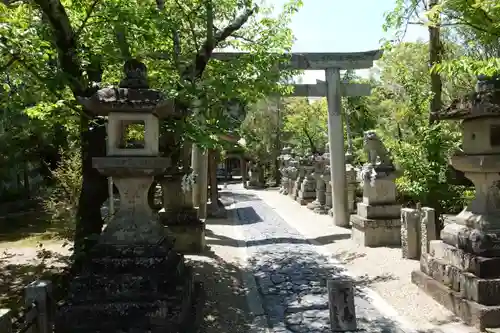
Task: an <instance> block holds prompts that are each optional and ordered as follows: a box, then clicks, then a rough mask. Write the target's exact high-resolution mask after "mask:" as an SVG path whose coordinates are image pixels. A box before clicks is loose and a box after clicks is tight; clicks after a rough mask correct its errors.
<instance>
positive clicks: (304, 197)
mask: <svg viewBox="0 0 500 333" xmlns="http://www.w3.org/2000/svg"><path fill="white" fill-rule="evenodd" d="M313 171H314V168H313V166H309V165H307V166H304V180H303V181H302V183H301V184H300V189H299V194H298V196H297V199H296V200H297V202H298V203H300V204H301V205H307V204H308V203H310V202H311V201H313V200H314V198H315V196H316V181H315V180H314V177H313V176H312V173H313Z"/></svg>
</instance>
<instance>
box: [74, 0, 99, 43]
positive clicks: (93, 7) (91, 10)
mask: <svg viewBox="0 0 500 333" xmlns="http://www.w3.org/2000/svg"><path fill="white" fill-rule="evenodd" d="M98 3H99V0H94V2H92V4H91V5H90V7H89V9H88V10H87V14H86V16H85V18H84V19H83V21H82V24H81V25H80V27H79V28H78V29H77V30H76V33H75V38H78V37H79V36H80V34H81V33H82V31H83V28H85V25H86V24H87V22H88V20H89V19H90V16H91V15H92V13H93V12H94V9H95V7H96V6H97V4H98Z"/></svg>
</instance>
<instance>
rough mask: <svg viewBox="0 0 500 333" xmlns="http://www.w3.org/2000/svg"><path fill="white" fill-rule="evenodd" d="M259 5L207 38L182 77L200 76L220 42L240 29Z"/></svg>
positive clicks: (194, 77) (193, 78)
mask: <svg viewBox="0 0 500 333" xmlns="http://www.w3.org/2000/svg"><path fill="white" fill-rule="evenodd" d="M258 8H259V7H258V6H255V7H253V8H248V9H247V10H245V12H244V13H243V14H241V15H240V16H238V17H237V18H236V19H235V20H234V21H232V22H231V23H230V24H229V25H227V26H226V27H225V28H224V29H222V30H220V31H217V32H216V33H215V34H214V36H213V39H206V40H205V42H204V43H203V45H202V46H201V48H200V49H199V50H198V52H197V53H196V56H195V60H194V62H193V63H192V64H191V65H189V66H188V67H187V68H186V69H185V70H184V72H183V73H182V74H183V75H182V77H184V78H186V79H188V80H195V79H197V78H200V77H201V75H202V74H203V71H204V70H205V68H206V67H207V64H208V61H209V60H210V57H211V56H212V53H213V51H214V49H215V48H216V47H217V45H219V43H220V42H222V41H224V40H225V39H226V38H228V37H229V36H231V34H233V33H234V32H236V31H237V30H238V29H240V28H241V27H242V26H243V25H244V24H245V23H246V22H247V21H248V19H249V18H250V17H251V16H252V15H253V14H255V13H256V12H257V10H258Z"/></svg>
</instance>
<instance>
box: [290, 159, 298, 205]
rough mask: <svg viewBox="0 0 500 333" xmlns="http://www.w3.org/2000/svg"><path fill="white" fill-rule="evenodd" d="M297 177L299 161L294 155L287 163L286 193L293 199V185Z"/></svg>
mask: <svg viewBox="0 0 500 333" xmlns="http://www.w3.org/2000/svg"><path fill="white" fill-rule="evenodd" d="M298 177H299V161H298V159H297V158H296V157H295V156H294V157H292V158H291V159H290V162H289V165H288V195H289V196H290V197H292V198H293V199H294V200H295V185H296V182H297V178H298Z"/></svg>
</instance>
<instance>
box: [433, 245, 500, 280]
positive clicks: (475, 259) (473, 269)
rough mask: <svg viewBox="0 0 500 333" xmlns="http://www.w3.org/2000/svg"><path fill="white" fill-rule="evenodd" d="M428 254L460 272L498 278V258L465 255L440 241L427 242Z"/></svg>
mask: <svg viewBox="0 0 500 333" xmlns="http://www.w3.org/2000/svg"><path fill="white" fill-rule="evenodd" d="M429 253H430V254H431V255H432V256H433V257H434V258H440V259H443V261H444V262H446V263H448V264H451V265H453V266H455V267H457V268H459V269H460V270H462V271H466V272H469V273H472V274H474V275H476V276H477V277H480V278H500V257H495V258H486V257H481V256H478V255H475V254H472V253H467V252H465V251H463V250H460V249H458V248H456V247H454V246H452V245H449V244H446V243H444V242H443V241H441V240H433V241H430V242H429Z"/></svg>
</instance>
